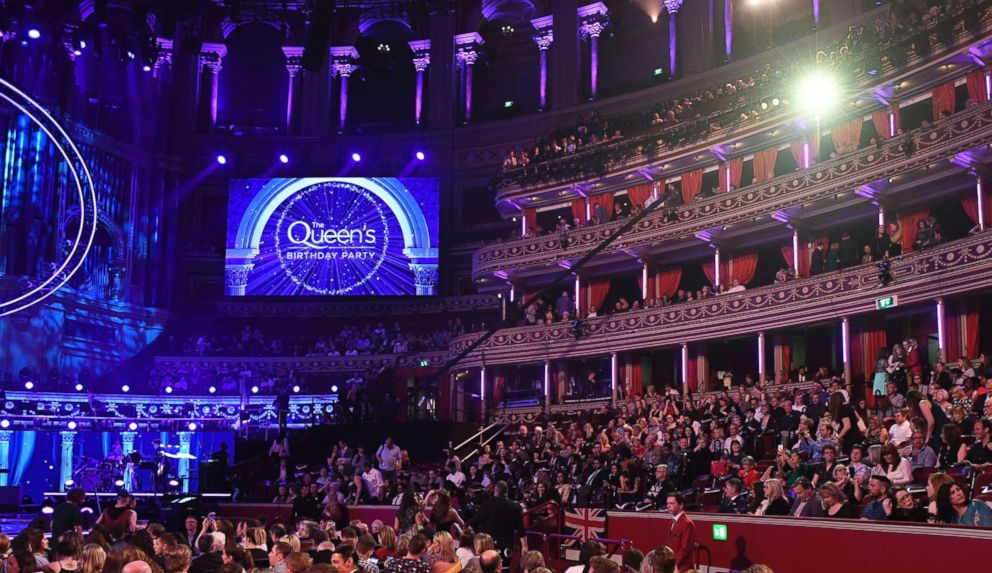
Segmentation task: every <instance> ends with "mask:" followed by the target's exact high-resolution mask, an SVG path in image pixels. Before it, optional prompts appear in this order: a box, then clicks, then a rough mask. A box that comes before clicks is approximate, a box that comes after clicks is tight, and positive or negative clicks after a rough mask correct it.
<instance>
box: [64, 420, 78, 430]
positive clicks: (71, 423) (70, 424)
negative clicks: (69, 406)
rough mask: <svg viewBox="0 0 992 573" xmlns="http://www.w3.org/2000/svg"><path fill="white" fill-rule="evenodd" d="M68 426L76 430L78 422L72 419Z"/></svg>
mask: <svg viewBox="0 0 992 573" xmlns="http://www.w3.org/2000/svg"><path fill="white" fill-rule="evenodd" d="M66 427H67V428H69V429H70V430H75V429H76V422H73V421H72V420H70V421H69V423H68V424H66Z"/></svg>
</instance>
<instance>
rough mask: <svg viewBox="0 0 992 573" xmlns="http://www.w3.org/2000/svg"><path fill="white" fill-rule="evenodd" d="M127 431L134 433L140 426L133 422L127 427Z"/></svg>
mask: <svg viewBox="0 0 992 573" xmlns="http://www.w3.org/2000/svg"><path fill="white" fill-rule="evenodd" d="M127 429H128V430H131V431H132V432H133V431H135V430H137V429H138V424H137V423H135V422H131V423H130V424H128V425H127Z"/></svg>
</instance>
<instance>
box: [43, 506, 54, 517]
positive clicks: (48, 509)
mask: <svg viewBox="0 0 992 573" xmlns="http://www.w3.org/2000/svg"><path fill="white" fill-rule="evenodd" d="M41 513H42V514H44V515H51V514H53V513H55V508H54V507H51V506H48V505H46V506H45V507H43V508H41Z"/></svg>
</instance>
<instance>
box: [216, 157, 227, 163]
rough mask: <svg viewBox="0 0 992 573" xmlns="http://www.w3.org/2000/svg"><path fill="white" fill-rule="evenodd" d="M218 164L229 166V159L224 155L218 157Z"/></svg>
mask: <svg viewBox="0 0 992 573" xmlns="http://www.w3.org/2000/svg"><path fill="white" fill-rule="evenodd" d="M217 163H220V164H221V165H227V158H226V157H224V156H223V155H218V156H217Z"/></svg>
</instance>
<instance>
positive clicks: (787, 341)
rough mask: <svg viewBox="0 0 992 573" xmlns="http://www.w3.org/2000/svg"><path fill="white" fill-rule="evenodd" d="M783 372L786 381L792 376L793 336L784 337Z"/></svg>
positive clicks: (786, 335) (785, 335)
mask: <svg viewBox="0 0 992 573" xmlns="http://www.w3.org/2000/svg"><path fill="white" fill-rule="evenodd" d="M782 371H783V372H785V378H786V380H788V379H789V378H790V377H791V376H792V336H790V335H788V334H784V335H782ZM775 374H776V375H777V374H778V372H776V373H775Z"/></svg>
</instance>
